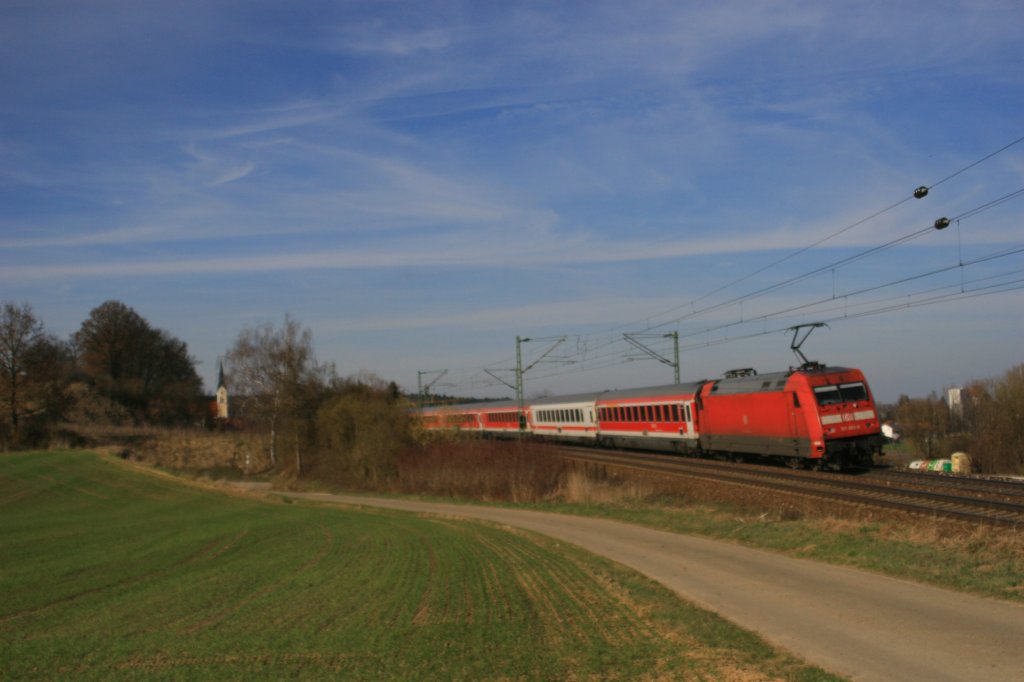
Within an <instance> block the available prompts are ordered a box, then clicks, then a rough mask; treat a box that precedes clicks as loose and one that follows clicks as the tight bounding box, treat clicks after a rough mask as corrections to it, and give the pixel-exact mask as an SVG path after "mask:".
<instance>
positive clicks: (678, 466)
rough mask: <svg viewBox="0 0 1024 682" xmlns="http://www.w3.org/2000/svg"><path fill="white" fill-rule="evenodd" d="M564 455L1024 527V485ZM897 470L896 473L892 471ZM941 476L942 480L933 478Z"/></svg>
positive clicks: (625, 455)
mask: <svg viewBox="0 0 1024 682" xmlns="http://www.w3.org/2000/svg"><path fill="white" fill-rule="evenodd" d="M557 450H558V451H559V453H560V454H561V455H562V456H564V457H569V458H571V459H575V460H579V461H585V462H590V463H598V464H603V465H606V466H614V467H619V468H628V469H635V470H642V471H655V472H658V473H663V474H666V475H673V476H687V477H691V478H692V477H696V478H703V479H706V480H711V481H716V482H726V483H733V484H738V485H748V486H754V487H758V488H762V489H769V490H777V491H780V492H787V493H797V494H801V495H810V496H816V497H822V498H826V499H832V500H841V501H843V502H849V503H853V504H860V505H866V506H872V507H878V508H884V509H897V510H900V511H905V512H911V513H916V514H924V515H928V516H933V517H944V518H950V519H957V520H960V521H967V522H971V523H987V524H993V525H1003V526H1013V527H1024V485H1020V484H1013V483H1007V482H996V481H985V480H984V479H966V480H957V479H953V478H951V477H931V476H925V477H924V479H923V480H921V479H919V478H913V477H917V476H919V475H918V474H907V475H906V476H903V475H899V473H898V472H879V473H870V474H865V475H863V476H852V475H849V474H832V473H825V472H812V471H792V470H788V469H781V468H778V467H770V466H759V465H751V464H732V463H728V462H719V461H713V460H702V459H688V458H680V457H676V456H672V455H658V454H652V453H638V452H626V451H617V450H616V451H595V450H592V449H590V448H581V447H572V446H564V447H558V448H557ZM894 474H896V475H894ZM933 479H941V480H933Z"/></svg>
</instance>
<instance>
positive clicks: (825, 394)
mask: <svg viewBox="0 0 1024 682" xmlns="http://www.w3.org/2000/svg"><path fill="white" fill-rule="evenodd" d="M814 398H815V400H817V401H818V404H819V405H835V404H836V403H840V402H842V400H843V398H842V395H840V393H839V387H838V386H818V387H816V388H815V389H814Z"/></svg>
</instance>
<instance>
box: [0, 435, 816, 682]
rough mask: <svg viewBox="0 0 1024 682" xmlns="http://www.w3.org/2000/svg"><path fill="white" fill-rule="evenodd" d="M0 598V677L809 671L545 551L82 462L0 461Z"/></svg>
mask: <svg viewBox="0 0 1024 682" xmlns="http://www.w3.org/2000/svg"><path fill="white" fill-rule="evenodd" d="M0 594H2V596H3V599H0V678H4V679H7V678H25V677H35V678H44V679H62V678H73V679H104V680H106V679H118V678H120V679H138V678H140V677H141V678H146V679H154V678H174V679H224V678H229V679H252V678H264V679H267V678H273V679H279V678H283V677H298V678H321V679H322V678H335V679H483V678H489V679H494V678H502V679H510V678H529V679H566V678H573V677H578V678H597V679H637V678H645V677H646V678H658V677H664V678H671V679H676V678H697V679H701V678H703V679H730V678H732V679H764V678H769V679H771V678H801V677H806V678H807V679H821V677H819V675H821V674H822V673H821V671H817V670H814V669H811V668H807V667H805V666H802V665H801V664H799V663H798V662H795V661H793V660H791V659H788V658H786V657H785V656H781V655H779V654H777V653H776V652H775V651H773V650H771V649H770V648H768V647H766V646H765V645H764V644H763V643H761V642H759V641H758V640H756V638H753V637H751V636H750V635H748V634H746V633H743V632H741V631H738V630H736V629H735V628H733V627H732V626H730V625H728V624H727V623H725V622H723V621H721V619H718V618H717V617H715V616H713V615H711V614H708V613H706V612H703V611H699V610H697V609H694V608H691V607H689V606H687V605H685V604H682V603H680V602H678V600H677V599H675V598H674V597H673V596H672V595H671V594H670V593H668V592H666V591H665V590H662V589H660V588H659V587H657V586H655V585H653V584H651V583H649V582H646V581H644V580H642V579H640V578H638V577H637V576H635V575H634V574H631V573H628V572H626V571H624V570H620V569H618V568H617V567H615V566H613V565H610V564H607V563H602V562H599V561H597V560H596V559H594V558H592V557H590V556H588V555H586V554H583V553H582V552H578V551H575V550H573V549H572V548H568V547H565V546H561V547H560V546H558V545H556V544H555V543H554V542H551V541H547V540H543V539H538V538H536V537H533V536H528V535H525V534H523V533H516V532H510V531H507V530H503V529H499V528H494V527H491V526H488V525H484V524H479V523H470V522H461V521H452V520H439V519H426V518H418V517H415V516H411V515H406V514H398V513H390V512H384V511H382V512H354V511H351V512H350V511H342V510H337V509H322V508H315V507H308V506H306V507H303V506H300V505H298V504H270V503H266V502H262V501H255V500H251V499H247V498H237V497H234V498H233V497H229V496H226V495H223V494H219V493H214V492H210V491H207V490H203V489H200V488H196V487H190V486H186V485H183V484H182V483H180V482H178V481H174V480H171V479H169V478H167V479H165V478H160V477H156V476H152V475H143V474H139V473H136V472H134V471H131V470H129V469H127V468H125V467H124V466H122V465H120V463H117V462H112V461H109V460H104V459H101V458H99V457H96V456H92V455H88V454H71V453H47V454H40V453H36V454H17V455H3V456H0ZM737 643H738V644H737Z"/></svg>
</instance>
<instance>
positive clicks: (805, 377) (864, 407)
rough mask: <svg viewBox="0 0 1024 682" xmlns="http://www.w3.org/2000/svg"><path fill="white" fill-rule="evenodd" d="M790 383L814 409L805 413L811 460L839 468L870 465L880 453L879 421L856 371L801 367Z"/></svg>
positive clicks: (861, 377)
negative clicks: (810, 443)
mask: <svg viewBox="0 0 1024 682" xmlns="http://www.w3.org/2000/svg"><path fill="white" fill-rule="evenodd" d="M793 376H794V379H793V384H794V386H798V387H799V388H798V389H797V390H798V394H799V395H801V396H802V397H803V398H804V399H805V400H806V401H807V402H808V404H809V405H811V406H812V408H813V409H809V410H807V411H806V415H807V420H808V428H809V430H811V431H812V433H813V436H814V437H813V438H812V445H813V448H814V455H812V456H814V457H820V458H821V459H822V460H823V462H825V463H827V464H828V465H829V466H832V467H834V468H838V469H846V468H850V467H862V466H871V464H872V460H873V456H874V453H876V452H879V453H880V452H881V450H882V444H883V443H884V442H885V439H884V438H883V437H882V425H881V420H880V419H879V418H878V410H877V408H876V407H875V402H874V399H873V398H872V395H871V389H870V388H869V387H868V384H867V381H866V380H865V379H864V374H863V372H861V371H860V370H859V369H848V368H845V367H820V368H818V367H812V368H806V369H804V368H802V369H801V370H799V371H797V372H795V373H794V375H793Z"/></svg>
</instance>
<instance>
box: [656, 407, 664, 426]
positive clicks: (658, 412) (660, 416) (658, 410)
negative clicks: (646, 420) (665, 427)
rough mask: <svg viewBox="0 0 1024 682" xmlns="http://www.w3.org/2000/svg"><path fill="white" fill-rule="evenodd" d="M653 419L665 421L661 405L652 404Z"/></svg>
mask: <svg viewBox="0 0 1024 682" xmlns="http://www.w3.org/2000/svg"><path fill="white" fill-rule="evenodd" d="M654 421H656V422H663V421H665V415H664V414H663V413H662V409H661V405H655V406H654Z"/></svg>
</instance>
